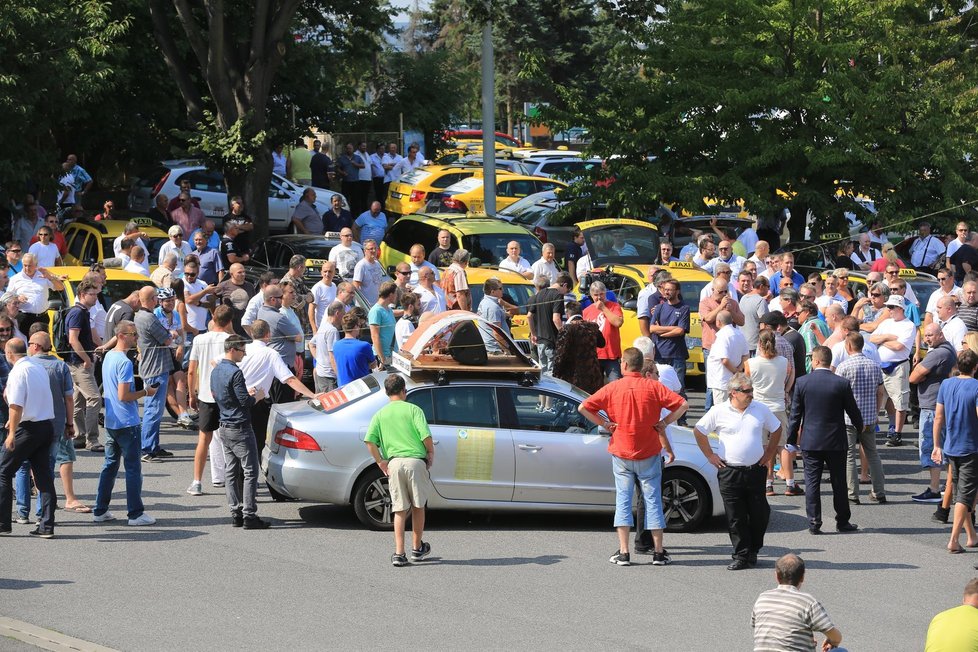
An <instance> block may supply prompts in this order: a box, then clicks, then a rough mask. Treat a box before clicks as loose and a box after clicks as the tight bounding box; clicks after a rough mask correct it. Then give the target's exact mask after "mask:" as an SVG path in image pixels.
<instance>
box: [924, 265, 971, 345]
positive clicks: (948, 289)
mask: <svg viewBox="0 0 978 652" xmlns="http://www.w3.org/2000/svg"><path fill="white" fill-rule="evenodd" d="M937 282H938V283H939V284H940V285H939V287H938V288H937V289H936V290H934V291H933V292H931V293H930V297H928V298H927V308H926V311H925V313H924V314H923V315H922V317H923V318H924V321H923V323H922V324H921V325H922V326H926V325H927V324H929V323H931V322H932V321H934V320H935V319H937V302H938V300H940V299H942V298H944V297H946V296H952V297H955V298H956V299H957V300H958V301H959V302H960V301H964V293H963V292H962V291H961V288H959V287H958V286H956V285H955V284H954V273H953V272H951V270H949V269H943V268H942V269H939V270H937ZM948 341H950V340H948Z"/></svg>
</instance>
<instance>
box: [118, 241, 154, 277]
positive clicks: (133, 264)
mask: <svg viewBox="0 0 978 652" xmlns="http://www.w3.org/2000/svg"><path fill="white" fill-rule="evenodd" d="M129 255H130V256H132V258H130V259H129V262H128V263H126V266H125V268H124V269H125V270H126V271H127V272H129V273H131V274H139V275H140V276H145V277H146V278H149V264H148V263H147V262H146V250H145V249H143V248H142V247H139V246H133V248H132V249H130V250H129Z"/></svg>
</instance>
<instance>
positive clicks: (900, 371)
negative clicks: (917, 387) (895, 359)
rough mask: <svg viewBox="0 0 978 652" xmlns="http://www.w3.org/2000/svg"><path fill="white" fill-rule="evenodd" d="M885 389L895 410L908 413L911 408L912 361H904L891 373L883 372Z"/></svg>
mask: <svg viewBox="0 0 978 652" xmlns="http://www.w3.org/2000/svg"><path fill="white" fill-rule="evenodd" d="M883 387H884V388H885V389H886V395H887V396H889V397H890V400H891V401H893V409H895V410H896V411H897V412H906V411H907V409H908V408H909V407H910V361H909V360H904V361H903V362H901V363H900V364H899V365H897V367H896V368H895V369H894V370H893V371H892V372H890V373H886V372H883Z"/></svg>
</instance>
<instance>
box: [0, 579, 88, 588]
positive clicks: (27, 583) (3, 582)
mask: <svg viewBox="0 0 978 652" xmlns="http://www.w3.org/2000/svg"><path fill="white" fill-rule="evenodd" d="M49 584H74V582H72V581H71V580H10V579H6V578H4V577H0V591H23V590H25V589H40V588H43V587H44V586H46V585H49Z"/></svg>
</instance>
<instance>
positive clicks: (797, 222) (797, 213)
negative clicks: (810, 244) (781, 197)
mask: <svg viewBox="0 0 978 652" xmlns="http://www.w3.org/2000/svg"><path fill="white" fill-rule="evenodd" d="M789 208H790V210H791V219H790V220H789V221H788V241H789V242H804V241H805V229H806V228H807V227H808V212H809V210H811V207H810V206H809V205H808V202H792V203H791V204H789Z"/></svg>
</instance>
